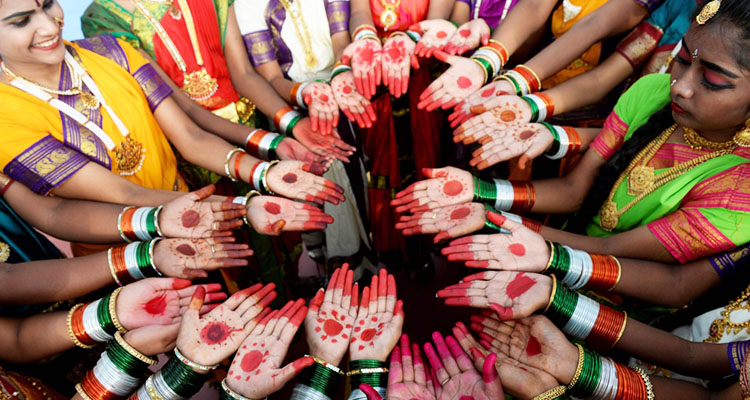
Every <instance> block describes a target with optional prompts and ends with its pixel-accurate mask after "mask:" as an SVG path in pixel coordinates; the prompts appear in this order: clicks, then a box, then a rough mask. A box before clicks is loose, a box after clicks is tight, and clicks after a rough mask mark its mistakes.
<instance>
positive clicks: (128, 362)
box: [76, 337, 150, 400]
mask: <svg viewBox="0 0 750 400" xmlns="http://www.w3.org/2000/svg"><path fill="white" fill-rule="evenodd" d="M121 339H122V338H121V337H120V340H111V341H110V342H109V344H108V345H107V349H106V351H105V352H104V353H102V355H101V357H100V358H99V361H98V362H97V363H96V366H94V369H93V370H91V371H88V372H87V373H86V375H85V376H84V378H83V381H81V383H80V384H78V385H76V391H77V392H78V393H79V394H80V395H81V397H83V398H84V399H92V400H117V399H124V398H126V397H127V396H128V395H129V394H130V393H132V392H133V391H135V390H136V389H137V388H138V385H139V384H140V382H141V378H142V377H143V374H144V373H145V372H146V369H147V368H148V366H149V365H150V364H149V363H146V362H143V361H142V360H141V359H139V358H138V357H135V356H133V355H132V354H131V353H130V351H128V350H127V349H126V348H125V347H124V346H123V345H122V344H123V343H125V342H124V341H122V340H121ZM125 344H126V343H125ZM126 345H127V344H126ZM128 347H129V346H128Z"/></svg>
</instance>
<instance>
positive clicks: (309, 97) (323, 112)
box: [302, 82, 339, 136]
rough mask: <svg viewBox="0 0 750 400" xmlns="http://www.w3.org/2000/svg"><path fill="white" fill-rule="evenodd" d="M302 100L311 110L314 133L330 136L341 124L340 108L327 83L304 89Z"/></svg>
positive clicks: (312, 85) (314, 84)
mask: <svg viewBox="0 0 750 400" xmlns="http://www.w3.org/2000/svg"><path fill="white" fill-rule="evenodd" d="M302 98H303V99H304V100H305V104H307V108H308V110H309V114H310V122H311V123H312V130H313V132H318V131H320V134H322V135H324V136H325V135H330V134H331V133H332V132H333V128H335V127H336V126H337V125H338V123H339V106H338V105H337V104H336V101H335V100H334V98H333V92H332V91H331V87H330V86H328V84H327V83H325V82H311V83H310V84H308V85H307V86H305V88H304V89H302Z"/></svg>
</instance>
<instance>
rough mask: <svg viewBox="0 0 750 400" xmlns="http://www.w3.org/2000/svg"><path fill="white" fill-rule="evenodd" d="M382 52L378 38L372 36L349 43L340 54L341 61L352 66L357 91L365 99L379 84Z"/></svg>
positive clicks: (370, 96)
mask: <svg viewBox="0 0 750 400" xmlns="http://www.w3.org/2000/svg"><path fill="white" fill-rule="evenodd" d="M382 53H383V48H382V47H381V45H380V40H379V39H377V38H372V39H359V40H355V41H353V42H351V43H349V45H348V46H346V48H345V49H344V54H343V55H342V56H341V62H342V63H343V64H346V65H350V66H351V67H352V72H353V74H354V85H355V86H356V88H357V91H358V92H359V93H361V94H362V95H363V96H365V98H366V99H367V100H370V99H371V98H372V96H373V95H374V94H375V91H376V90H377V87H378V85H380V79H381V63H382V61H381V57H382Z"/></svg>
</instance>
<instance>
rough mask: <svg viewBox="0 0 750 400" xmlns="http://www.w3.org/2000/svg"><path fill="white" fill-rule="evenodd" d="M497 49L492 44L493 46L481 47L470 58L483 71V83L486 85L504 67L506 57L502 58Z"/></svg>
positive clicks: (496, 46)
mask: <svg viewBox="0 0 750 400" xmlns="http://www.w3.org/2000/svg"><path fill="white" fill-rule="evenodd" d="M500 46H502V45H500ZM498 47H499V46H498V45H497V44H494V46H482V47H480V48H479V49H477V51H475V52H474V54H472V56H471V59H472V60H473V61H474V62H475V63H477V64H478V65H479V66H480V67H482V70H483V71H484V82H483V83H487V82H489V81H490V80H492V79H493V78H494V77H495V76H497V74H499V73H500V70H501V69H502V68H503V65H505V61H506V60H507V56H505V57H504V56H503V52H502V51H500V50H498ZM506 54H507V53H506Z"/></svg>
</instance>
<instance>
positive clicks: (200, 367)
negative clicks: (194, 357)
mask: <svg viewBox="0 0 750 400" xmlns="http://www.w3.org/2000/svg"><path fill="white" fill-rule="evenodd" d="M174 355H175V356H176V357H177V358H178V359H179V360H180V361H182V363H183V364H185V365H187V366H188V367H190V368H193V369H197V370H200V371H213V370H215V369H216V368H218V367H219V365H220V364H215V365H201V364H198V363H195V362H192V361H190V360H188V358H187V357H185V356H184V355H182V353H180V350H179V349H178V348H177V347H175V348H174Z"/></svg>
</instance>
